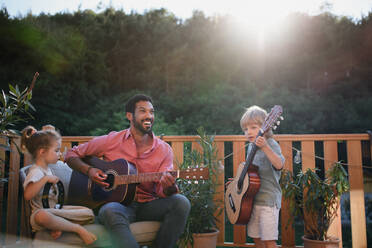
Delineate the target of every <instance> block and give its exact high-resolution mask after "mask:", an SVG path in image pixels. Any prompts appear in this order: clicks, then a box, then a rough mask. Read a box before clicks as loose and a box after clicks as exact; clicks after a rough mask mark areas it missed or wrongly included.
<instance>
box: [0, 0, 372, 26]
mask: <svg viewBox="0 0 372 248" xmlns="http://www.w3.org/2000/svg"><path fill="white" fill-rule="evenodd" d="M324 3H325V0H254V1H253V0H0V7H6V8H7V10H8V13H9V14H10V15H11V16H13V17H17V16H19V15H22V16H23V15H25V14H27V13H29V12H30V11H31V13H32V14H34V15H38V14H40V13H41V12H44V13H49V14H55V13H57V12H70V13H72V12H74V11H77V10H78V9H79V8H80V9H81V10H85V9H91V10H94V11H96V12H99V11H100V9H98V8H97V6H99V5H101V6H102V7H103V9H104V8H106V7H109V6H112V7H114V8H115V9H122V10H124V11H125V13H130V12H131V11H132V10H134V11H135V12H137V13H143V12H144V11H148V10H151V9H158V8H162V7H163V8H166V9H167V10H169V11H170V12H172V13H174V14H175V15H176V16H177V17H178V18H182V19H187V18H189V17H191V16H192V13H193V11H194V10H201V11H203V12H204V13H205V15H206V16H213V15H216V14H220V15H225V14H230V15H232V16H235V17H237V18H238V19H241V20H245V21H247V22H249V21H252V20H256V19H257V18H259V19H265V17H270V18H271V19H272V20H273V21H276V20H278V19H280V18H282V17H284V16H286V15H287V14H288V13H290V12H294V11H297V12H298V11H299V12H303V13H307V14H310V15H313V14H318V13H319V12H320V6H322V5H324ZM327 3H330V8H328V10H329V11H330V12H332V13H333V14H335V15H343V16H348V17H351V18H354V19H360V18H361V17H362V15H364V16H365V15H367V14H368V13H369V12H372V11H371V10H372V1H371V0H327Z"/></svg>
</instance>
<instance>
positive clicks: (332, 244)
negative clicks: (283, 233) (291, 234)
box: [302, 236, 340, 248]
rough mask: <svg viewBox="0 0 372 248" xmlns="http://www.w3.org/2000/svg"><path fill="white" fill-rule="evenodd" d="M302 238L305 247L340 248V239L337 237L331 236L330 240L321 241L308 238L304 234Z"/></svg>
mask: <svg viewBox="0 0 372 248" xmlns="http://www.w3.org/2000/svg"><path fill="white" fill-rule="evenodd" d="M302 240H303V241H304V248H338V247H339V243H340V239H338V238H335V237H330V239H329V240H325V241H321V240H313V239H308V238H305V237H304V236H302Z"/></svg>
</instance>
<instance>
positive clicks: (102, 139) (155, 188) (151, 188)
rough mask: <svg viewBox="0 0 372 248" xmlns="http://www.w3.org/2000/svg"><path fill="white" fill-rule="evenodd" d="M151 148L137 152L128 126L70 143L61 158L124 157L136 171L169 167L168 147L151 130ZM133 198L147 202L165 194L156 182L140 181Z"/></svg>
mask: <svg viewBox="0 0 372 248" xmlns="http://www.w3.org/2000/svg"><path fill="white" fill-rule="evenodd" d="M152 137H153V144H152V147H151V148H150V149H149V150H147V151H145V152H144V153H142V154H138V153H137V148H136V144H135V141H134V138H133V136H132V135H131V132H130V129H125V130H122V131H120V132H115V131H114V132H111V133H109V134H107V135H103V136H99V137H96V138H94V139H92V140H90V141H89V142H86V143H84V144H81V145H79V146H74V147H73V148H72V149H70V150H69V151H68V152H67V154H66V157H65V159H66V160H67V159H68V158H72V157H80V158H83V157H85V156H97V157H102V158H103V159H104V160H106V161H113V160H116V159H119V158H124V159H125V160H127V161H129V162H130V163H132V164H134V165H135V166H136V168H137V173H148V172H164V171H170V170H173V152H172V148H171V147H170V146H169V145H168V144H167V143H166V142H164V141H163V140H161V139H159V138H157V137H156V136H155V135H154V134H153V133H152ZM136 193H137V194H136V201H138V202H148V201H152V200H154V199H156V198H159V197H165V195H164V193H163V188H162V186H161V185H160V183H158V182H147V183H141V184H139V185H138V186H137V192H136Z"/></svg>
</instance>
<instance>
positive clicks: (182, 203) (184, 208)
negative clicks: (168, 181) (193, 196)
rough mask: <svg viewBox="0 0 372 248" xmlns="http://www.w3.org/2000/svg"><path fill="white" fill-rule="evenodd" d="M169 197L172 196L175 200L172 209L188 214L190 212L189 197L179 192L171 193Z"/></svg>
mask: <svg viewBox="0 0 372 248" xmlns="http://www.w3.org/2000/svg"><path fill="white" fill-rule="evenodd" d="M171 197H172V198H173V200H174V202H175V204H174V206H175V207H174V209H175V210H176V211H179V212H180V213H185V214H186V215H188V214H189V212H190V208H191V204H190V201H189V199H187V197H185V196H184V195H181V194H175V195H172V196H171Z"/></svg>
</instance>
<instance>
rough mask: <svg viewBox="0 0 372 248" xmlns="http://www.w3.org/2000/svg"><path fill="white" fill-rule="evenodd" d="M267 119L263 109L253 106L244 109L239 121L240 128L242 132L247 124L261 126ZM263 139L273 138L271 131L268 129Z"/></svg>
mask: <svg viewBox="0 0 372 248" xmlns="http://www.w3.org/2000/svg"><path fill="white" fill-rule="evenodd" d="M266 117H267V112H266V110H264V109H263V108H260V107H258V106H256V105H253V106H251V107H249V108H247V109H246V111H245V113H244V114H243V116H242V118H241V119H240V127H241V128H242V130H244V128H245V127H246V126H247V125H249V124H256V125H259V126H262V124H263V123H264V122H265V119H266ZM264 136H265V138H271V137H272V136H273V131H272V130H271V129H270V130H268V131H267V132H266V133H265V135H264Z"/></svg>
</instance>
